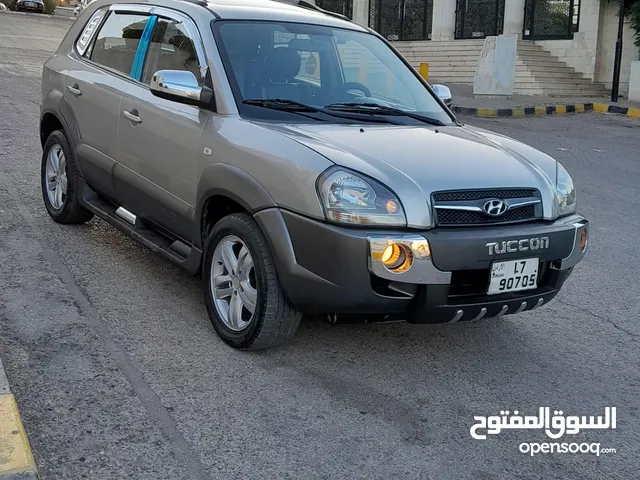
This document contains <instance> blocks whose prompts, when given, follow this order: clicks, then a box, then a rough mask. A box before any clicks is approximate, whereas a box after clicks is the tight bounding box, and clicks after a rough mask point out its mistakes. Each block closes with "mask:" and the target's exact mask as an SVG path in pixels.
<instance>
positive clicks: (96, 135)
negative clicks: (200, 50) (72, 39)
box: [64, 5, 150, 198]
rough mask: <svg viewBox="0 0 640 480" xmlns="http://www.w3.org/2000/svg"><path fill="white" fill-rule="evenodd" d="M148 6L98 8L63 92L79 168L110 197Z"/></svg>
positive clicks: (80, 39) (79, 45)
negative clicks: (124, 102) (124, 103)
mask: <svg viewBox="0 0 640 480" xmlns="http://www.w3.org/2000/svg"><path fill="white" fill-rule="evenodd" d="M149 10H150V8H148V7H144V6H136V5H132V6H126V5H117V6H111V7H110V8H107V7H105V8H103V9H99V10H97V11H96V13H95V14H94V15H93V16H92V18H91V19H90V20H89V22H88V23H87V27H86V28H85V31H84V32H83V33H82V34H81V36H80V38H79V39H78V41H77V42H76V48H75V52H74V55H76V56H77V62H76V63H75V67H74V68H73V69H72V70H71V71H70V72H69V73H68V75H67V85H66V90H65V93H64V94H65V96H66V97H67V99H68V101H69V104H70V105H71V109H72V110H73V114H74V116H75V120H76V123H77V125H78V129H79V131H80V142H79V145H77V148H76V156H77V158H78V162H79V165H80V170H81V172H82V174H83V176H84V177H85V179H86V181H87V182H88V183H89V185H91V186H92V187H93V188H95V189H96V190H98V191H99V192H100V193H102V194H103V195H106V196H107V197H111V198H114V197H115V187H114V182H113V169H114V166H115V164H116V159H117V154H118V153H117V152H118V119H119V117H120V99H121V97H122V94H123V92H124V91H125V90H126V89H127V88H128V86H129V85H130V83H131V78H132V77H131V72H132V69H133V68H134V65H135V62H136V56H137V55H138V49H139V46H140V43H141V37H142V33H143V32H144V28H145V26H146V23H147V21H148V20H149V18H150V16H149V14H148V11H149Z"/></svg>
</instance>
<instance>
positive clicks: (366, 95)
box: [40, 0, 588, 349]
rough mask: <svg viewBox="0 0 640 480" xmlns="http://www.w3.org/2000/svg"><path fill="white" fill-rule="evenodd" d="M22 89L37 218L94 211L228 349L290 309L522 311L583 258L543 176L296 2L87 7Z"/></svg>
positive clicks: (422, 314) (266, 329) (381, 55)
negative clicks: (141, 253)
mask: <svg viewBox="0 0 640 480" xmlns="http://www.w3.org/2000/svg"><path fill="white" fill-rule="evenodd" d="M442 91H444V92H445V94H446V88H445V89H442ZM42 97H43V98H42V108H41V112H42V114H41V119H40V136H41V141H42V146H43V156H42V191H43V197H44V202H45V205H46V208H47V210H48V212H49V214H50V215H51V217H52V218H53V219H54V220H55V221H57V222H60V223H67V224H72V223H82V222H86V221H88V220H89V219H91V218H92V216H93V215H97V216H98V217H100V218H102V219H103V220H105V221H107V222H109V223H110V224H112V225H113V226H115V227H117V228H119V229H120V230H122V231H123V232H125V233H127V234H129V235H131V236H132V237H133V238H135V239H136V240H139V241H140V242H141V243H143V244H144V245H146V246H148V247H149V248H151V249H152V250H154V251H156V252H157V253H158V254H159V255H160V256H162V257H165V258H166V259H168V260H170V261H172V262H174V263H176V264H177V265H180V266H181V267H183V268H184V269H186V270H187V271H188V272H190V273H191V274H193V275H198V274H201V275H202V280H203V281H202V284H203V291H204V296H205V299H206V305H207V309H208V313H209V316H210V317H211V321H212V323H213V326H214V327H215V329H216V331H217V332H218V334H219V335H220V337H221V338H222V339H223V340H224V341H225V342H227V343H228V344H229V345H231V346H233V347H235V348H242V349H260V348H266V347H270V346H273V345H276V344H278V343H281V342H283V341H285V340H287V339H289V338H290V337H291V336H292V335H293V334H294V332H295V330H296V328H297V327H298V325H299V323H300V319H301V316H302V313H303V312H304V313H320V314H323V315H326V316H327V318H329V319H330V320H331V321H336V320H338V321H339V320H340V319H341V317H344V318H347V317H349V316H366V317H367V318H369V319H380V318H382V319H387V320H388V319H401V320H406V321H409V322H414V323H442V322H448V323H453V322H458V321H463V320H464V321H466V320H479V319H481V318H484V317H496V316H501V315H507V314H513V313H519V312H523V311H527V310H533V309H535V308H537V307H540V306H541V305H543V304H546V303H547V302H549V301H550V300H551V299H552V298H553V297H555V295H556V294H557V293H558V291H559V290H560V288H561V287H562V284H563V283H564V281H565V280H566V279H567V277H569V275H570V274H571V272H572V270H573V267H574V266H575V265H576V264H577V263H578V262H579V261H580V260H581V259H582V257H583V256H584V254H585V250H586V248H587V239H588V223H587V221H586V220H585V218H584V217H582V216H581V215H579V214H577V213H576V193H575V189H574V186H573V182H572V180H571V177H570V176H569V174H568V173H567V171H566V170H565V169H564V168H563V167H562V166H561V165H560V164H559V163H557V162H556V161H555V160H554V159H553V158H551V157H549V156H548V155H545V154H544V153H542V152H539V151H537V150H534V149H533V148H531V147H528V146H526V145H523V144H522V143H519V142H517V141H515V140H512V139H510V138H507V137H504V136H501V135H497V134H495V133H491V132H488V131H484V130H480V129H477V128H472V127H468V126H464V125H462V124H461V123H460V122H459V121H458V120H457V119H456V117H455V116H454V115H453V113H452V112H451V111H450V110H449V108H448V107H447V106H446V104H445V103H446V102H445V101H444V100H443V99H442V98H439V97H438V95H437V94H436V93H435V91H434V89H433V88H432V87H430V86H429V85H428V84H427V83H426V82H425V81H424V80H423V79H422V78H421V77H420V76H419V75H418V74H417V72H416V71H415V70H414V69H413V68H411V66H410V65H409V64H408V63H407V62H406V61H405V60H404V59H403V58H402V56H401V55H399V54H398V52H397V51H396V50H395V49H394V48H393V47H392V46H391V45H390V44H389V43H388V42H387V41H386V40H385V39H384V38H382V37H381V36H379V35H378V34H376V33H375V32H374V31H372V30H370V29H368V28H366V27H363V26H361V25H358V24H355V23H353V22H350V21H348V19H345V18H344V17H341V16H339V15H336V14H330V13H328V12H325V11H323V10H320V9H318V8H317V7H315V6H314V5H313V4H311V3H308V2H304V1H301V2H300V3H299V4H297V5H291V4H284V3H279V2H275V1H269V0H243V1H238V0H217V1H214V2H205V1H200V0H196V1H186V0H148V1H136V0H129V1H114V0H98V1H96V2H92V3H90V4H89V5H88V6H87V7H86V9H85V10H84V11H83V12H82V14H81V15H80V16H79V17H78V20H77V21H76V22H75V24H74V26H73V27H72V28H71V29H70V31H69V33H68V34H67V35H66V37H65V39H64V40H63V42H62V43H61V45H60V47H59V49H58V51H57V53H56V54H55V55H54V56H53V57H52V58H51V59H49V60H48V61H47V62H46V64H45V66H44V71H43V75H42Z"/></svg>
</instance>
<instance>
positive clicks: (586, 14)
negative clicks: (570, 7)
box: [536, 0, 601, 80]
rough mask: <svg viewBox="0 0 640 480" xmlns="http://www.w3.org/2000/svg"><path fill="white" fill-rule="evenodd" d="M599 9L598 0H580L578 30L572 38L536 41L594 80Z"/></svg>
mask: <svg viewBox="0 0 640 480" xmlns="http://www.w3.org/2000/svg"><path fill="white" fill-rule="evenodd" d="M600 10H601V5H600V0H582V2H581V4H580V26H579V31H578V32H577V33H575V34H574V36H573V40H538V41H536V43H537V44H538V45H541V46H542V47H543V48H544V49H546V50H548V51H549V52H551V54H552V55H553V56H554V57H557V58H558V59H559V60H561V61H563V62H565V63H566V64H567V65H569V66H570V67H573V68H575V70H576V71H577V72H581V73H583V74H584V75H585V76H586V77H587V78H590V79H591V80H594V78H595V76H596V56H597V50H598V30H599V26H600Z"/></svg>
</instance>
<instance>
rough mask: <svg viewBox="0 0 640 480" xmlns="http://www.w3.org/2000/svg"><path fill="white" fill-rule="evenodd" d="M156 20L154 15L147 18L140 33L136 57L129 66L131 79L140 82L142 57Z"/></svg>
mask: <svg viewBox="0 0 640 480" xmlns="http://www.w3.org/2000/svg"><path fill="white" fill-rule="evenodd" d="M157 19H158V17H156V16H155V15H153V16H151V17H149V20H147V24H146V25H145V26H144V30H143V31H142V37H141V38H140V43H139V44H138V49H137V50H136V56H135V57H134V59H133V65H131V78H133V79H135V80H140V77H142V67H143V66H144V57H145V55H146V54H147V48H148V47H149V40H151V33H152V32H153V27H154V26H155V25H156V20H157Z"/></svg>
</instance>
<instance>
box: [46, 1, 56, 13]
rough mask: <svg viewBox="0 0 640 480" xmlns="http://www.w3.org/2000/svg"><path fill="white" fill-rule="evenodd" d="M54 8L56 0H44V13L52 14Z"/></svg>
mask: <svg viewBox="0 0 640 480" xmlns="http://www.w3.org/2000/svg"><path fill="white" fill-rule="evenodd" d="M55 10H56V0H44V13H47V14H49V15H53V13H54V12H55Z"/></svg>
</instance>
